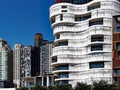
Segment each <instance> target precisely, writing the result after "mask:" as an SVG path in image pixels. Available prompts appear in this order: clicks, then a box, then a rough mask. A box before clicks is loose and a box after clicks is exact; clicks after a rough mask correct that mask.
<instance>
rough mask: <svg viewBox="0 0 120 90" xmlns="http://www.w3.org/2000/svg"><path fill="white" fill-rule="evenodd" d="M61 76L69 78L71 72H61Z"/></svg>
mask: <svg viewBox="0 0 120 90" xmlns="http://www.w3.org/2000/svg"><path fill="white" fill-rule="evenodd" d="M58 77H59V78H69V73H66V72H65V73H59V76H58Z"/></svg>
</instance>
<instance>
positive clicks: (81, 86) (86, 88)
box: [74, 82, 91, 90]
mask: <svg viewBox="0 0 120 90" xmlns="http://www.w3.org/2000/svg"><path fill="white" fill-rule="evenodd" d="M90 89H91V85H87V84H86V83H80V82H78V83H77V84H76V86H75V88H74V90H90Z"/></svg>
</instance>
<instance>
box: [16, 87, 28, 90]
mask: <svg viewBox="0 0 120 90" xmlns="http://www.w3.org/2000/svg"><path fill="white" fill-rule="evenodd" d="M17 90H28V88H26V87H21V88H17Z"/></svg>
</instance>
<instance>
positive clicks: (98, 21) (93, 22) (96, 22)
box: [89, 19, 103, 26]
mask: <svg viewBox="0 0 120 90" xmlns="http://www.w3.org/2000/svg"><path fill="white" fill-rule="evenodd" d="M93 25H103V19H101V20H97V21H90V22H89V26H93Z"/></svg>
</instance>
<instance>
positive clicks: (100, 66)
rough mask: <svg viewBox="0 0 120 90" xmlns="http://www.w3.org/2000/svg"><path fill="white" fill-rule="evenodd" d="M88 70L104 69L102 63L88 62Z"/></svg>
mask: <svg viewBox="0 0 120 90" xmlns="http://www.w3.org/2000/svg"><path fill="white" fill-rule="evenodd" d="M89 68H104V62H90V64H89Z"/></svg>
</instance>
